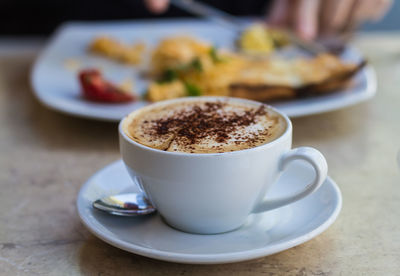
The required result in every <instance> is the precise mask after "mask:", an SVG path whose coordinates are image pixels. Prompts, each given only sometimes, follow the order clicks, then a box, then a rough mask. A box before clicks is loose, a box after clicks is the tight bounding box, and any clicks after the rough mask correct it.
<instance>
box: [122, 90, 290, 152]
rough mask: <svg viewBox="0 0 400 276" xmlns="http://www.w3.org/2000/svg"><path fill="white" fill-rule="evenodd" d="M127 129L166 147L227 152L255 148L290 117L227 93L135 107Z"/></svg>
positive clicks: (157, 146) (135, 138) (150, 144)
mask: <svg viewBox="0 0 400 276" xmlns="http://www.w3.org/2000/svg"><path fill="white" fill-rule="evenodd" d="M122 127H123V131H124V132H125V134H127V136H129V137H130V138H131V139H132V140H133V141H135V142H137V143H140V144H142V145H144V146H147V147H151V148H154V149H159V150H163V151H172V152H184V153H223V152H231V151H238V150H244V149H250V148H254V147H257V146H260V145H263V144H266V143H269V142H271V141H273V140H275V139H276V138H278V137H280V136H281V135H282V134H283V132H284V131H285V130H286V128H287V126H286V121H285V120H284V119H283V118H282V117H281V116H280V115H279V114H278V113H277V112H275V111H274V110H272V109H271V108H268V107H267V106H266V105H264V104H261V103H255V102H248V101H243V100H236V99H229V98H207V97H204V98H186V99H179V100H173V101H166V102H161V103H157V104H153V105H150V106H147V107H144V108H142V109H139V110H137V111H134V112H132V113H131V114H130V115H128V116H127V118H126V119H125V120H124V122H123V125H122Z"/></svg>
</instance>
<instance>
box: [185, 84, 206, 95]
mask: <svg viewBox="0 0 400 276" xmlns="http://www.w3.org/2000/svg"><path fill="white" fill-rule="evenodd" d="M185 89H186V93H187V95H188V96H193V97H195V96H201V94H202V93H201V89H200V88H199V87H197V86H196V85H194V84H192V83H188V82H185Z"/></svg>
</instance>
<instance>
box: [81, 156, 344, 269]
mask: <svg viewBox="0 0 400 276" xmlns="http://www.w3.org/2000/svg"><path fill="white" fill-rule="evenodd" d="M120 165H123V161H122V160H121V159H119V160H117V161H114V162H112V163H110V164H108V165H106V166H105V167H103V168H101V169H99V170H98V171H96V172H95V173H94V174H93V175H92V176H91V177H90V178H89V179H88V180H87V181H86V182H85V183H84V184H83V185H82V186H81V188H80V191H79V193H78V196H77V200H76V207H77V211H78V215H79V217H80V219H81V221H82V223H83V224H84V225H85V227H86V228H87V229H88V230H89V231H90V232H91V233H92V234H93V235H95V236H96V237H98V238H99V239H101V240H102V241H104V242H106V243H108V244H110V245H112V246H115V247H117V248H119V249H122V250H124V251H127V252H130V253H134V254H138V255H141V256H145V257H149V258H153V259H157V260H162V261H168V262H176V263H187V264H223V263H233V262H240V261H246V260H251V259H256V258H261V257H266V256H269V255H272V254H275V253H278V252H281V251H284V250H287V249H290V248H292V247H295V246H297V245H300V244H302V243H305V242H307V241H309V240H311V239H312V238H314V237H316V236H318V235H319V234H321V233H322V232H324V231H325V230H326V229H328V228H329V226H331V225H332V224H333V223H334V222H335V220H336V219H337V217H338V215H339V213H340V211H341V209H342V201H343V199H342V194H341V192H340V189H339V187H338V185H337V184H336V183H335V181H334V180H333V179H332V178H331V177H329V176H328V177H327V179H326V180H325V183H324V184H325V185H331V186H332V188H333V191H334V195H335V197H336V199H337V205H336V206H335V208H334V210H333V212H332V213H331V214H330V215H329V217H328V218H327V219H326V220H324V221H323V223H322V224H319V225H318V226H316V227H315V228H314V229H313V230H311V231H309V232H307V233H306V234H303V235H300V236H298V237H296V238H293V239H290V240H289V241H286V242H283V243H278V244H275V245H272V246H266V247H262V248H257V249H252V250H245V251H239V252H232V253H217V254H215V253H213V254H190V253H176V252H169V251H164V250H159V249H151V248H146V247H143V246H140V245H137V244H133V243H129V242H126V241H124V240H121V239H118V238H114V237H110V236H107V234H105V233H103V232H102V231H100V230H99V229H98V228H96V227H92V224H91V222H90V220H89V219H88V217H87V216H85V215H84V213H85V208H86V207H85V206H83V204H82V203H81V201H82V200H83V194H84V193H85V191H86V189H87V188H88V186H89V185H90V184H91V183H92V182H93V180H94V179H96V177H98V176H99V175H100V174H102V173H103V172H104V171H106V170H109V169H111V168H112V167H114V166H115V167H117V166H120ZM324 184H323V185H324Z"/></svg>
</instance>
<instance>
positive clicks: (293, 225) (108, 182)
mask: <svg viewBox="0 0 400 276" xmlns="http://www.w3.org/2000/svg"><path fill="white" fill-rule="evenodd" d="M312 178H313V169H312V168H310V167H309V166H308V165H306V164H304V163H302V162H301V161H300V162H298V161H295V162H293V163H291V164H290V165H289V167H288V169H287V171H286V172H285V173H284V174H283V175H282V177H281V178H280V180H279V181H278V183H277V184H276V185H274V188H273V189H272V190H271V191H270V193H271V195H273V196H279V195H281V194H282V193H287V191H288V190H289V191H290V190H295V189H296V188H298V185H296V184H298V183H299V182H300V181H301V182H302V183H303V182H304V183H306V182H307V180H310V181H311V180H312ZM138 191H139V189H138V188H137V187H136V186H135V185H134V184H133V182H132V181H131V179H130V178H129V176H128V173H127V172H126V170H125V167H124V164H123V162H122V161H117V162H114V163H112V164H110V165H109V166H107V167H105V168H104V169H101V170H100V171H98V172H97V173H96V174H95V175H94V176H92V177H91V178H90V179H89V180H88V181H87V182H86V183H85V184H84V185H83V187H82V188H81V190H80V192H79V195H78V199H77V207H78V212H79V216H80V218H81V219H82V221H83V223H84V224H85V225H86V227H88V228H89V230H90V231H91V232H92V233H93V234H94V235H96V236H97V237H99V238H100V239H102V240H103V241H105V242H107V243H109V244H111V245H113V246H116V247H118V248H121V249H123V250H126V251H129V252H132V253H136V254H139V255H143V256H147V257H150V258H155V259H160V260H164V261H172V262H179V263H198V264H214V263H229V262H238V261H244V260H249V259H254V258H259V257H263V256H267V255H271V254H274V253H277V252H280V251H283V250H285V249H288V248H291V247H294V246H296V245H299V244H301V243H304V242H306V241H308V240H310V239H312V238H313V237H315V236H317V235H318V234H320V233H322V232H323V231H324V230H326V229H327V228H328V227H329V226H330V225H331V224H332V223H333V222H334V221H335V219H336V218H337V216H338V215H339V212H340V209H341V206H342V197H341V194H340V190H339V188H338V187H337V186H336V184H335V183H334V182H333V180H332V179H331V178H329V177H328V179H327V180H326V181H325V183H324V184H323V185H322V186H321V188H320V189H319V190H317V191H316V192H315V193H313V194H312V195H310V196H308V197H306V198H304V199H302V200H300V201H298V202H296V203H293V204H291V205H288V206H286V207H282V208H279V209H276V210H274V211H270V212H267V213H263V214H257V215H250V216H249V218H248V220H247V222H246V223H245V224H244V225H243V226H242V227H241V228H239V229H238V230H235V231H232V232H228V233H224V234H217V235H195V234H188V233H184V232H180V231H178V230H175V229H173V228H171V227H169V226H168V225H166V224H165V223H164V222H163V221H162V219H161V217H160V216H159V215H158V214H155V215H150V216H147V217H136V218H128V217H116V216H111V215H108V214H104V213H102V212H99V211H96V210H94V209H93V208H92V207H91V203H92V202H93V201H94V200H95V199H97V198H99V197H103V196H108V195H113V194H119V193H125V192H138Z"/></svg>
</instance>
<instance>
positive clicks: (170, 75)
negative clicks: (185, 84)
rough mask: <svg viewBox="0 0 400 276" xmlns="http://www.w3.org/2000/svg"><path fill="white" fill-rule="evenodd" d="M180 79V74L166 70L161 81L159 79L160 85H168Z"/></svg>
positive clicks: (172, 70)
mask: <svg viewBox="0 0 400 276" xmlns="http://www.w3.org/2000/svg"><path fill="white" fill-rule="evenodd" d="M177 78H178V72H177V71H176V70H174V69H167V70H165V72H164V74H163V75H162V77H161V79H159V80H158V81H157V82H158V83H168V82H172V81H174V80H176V79H177Z"/></svg>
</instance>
